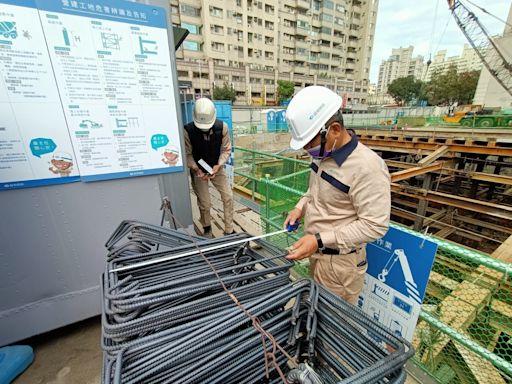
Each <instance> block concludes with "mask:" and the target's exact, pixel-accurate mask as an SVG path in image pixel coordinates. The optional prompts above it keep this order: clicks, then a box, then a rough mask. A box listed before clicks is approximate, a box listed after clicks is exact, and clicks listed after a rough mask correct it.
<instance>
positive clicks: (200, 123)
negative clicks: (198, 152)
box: [192, 97, 217, 131]
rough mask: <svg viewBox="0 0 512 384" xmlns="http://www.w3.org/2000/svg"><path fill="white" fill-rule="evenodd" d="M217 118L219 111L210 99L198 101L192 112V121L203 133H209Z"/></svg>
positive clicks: (204, 98)
mask: <svg viewBox="0 0 512 384" xmlns="http://www.w3.org/2000/svg"><path fill="white" fill-rule="evenodd" d="M216 118H217V110H216V109H215V105H214V104H213V102H212V101H211V100H210V99H207V98H206V97H203V98H201V99H199V100H197V101H196V104H195V105H194V111H193V112H192V119H193V120H194V125H195V126H196V127H197V128H199V129H200V130H202V131H209V130H210V128H211V127H213V124H215V119H216Z"/></svg>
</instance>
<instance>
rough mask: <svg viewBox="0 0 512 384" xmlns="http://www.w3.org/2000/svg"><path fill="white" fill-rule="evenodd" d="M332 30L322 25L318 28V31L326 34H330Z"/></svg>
mask: <svg viewBox="0 0 512 384" xmlns="http://www.w3.org/2000/svg"><path fill="white" fill-rule="evenodd" d="M331 32H332V29H331V28H328V27H322V28H321V29H320V33H325V34H326V35H330V34H331Z"/></svg>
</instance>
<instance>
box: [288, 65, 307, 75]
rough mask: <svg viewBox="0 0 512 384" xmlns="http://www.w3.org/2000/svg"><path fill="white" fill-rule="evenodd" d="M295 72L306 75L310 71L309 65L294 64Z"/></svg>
mask: <svg viewBox="0 0 512 384" xmlns="http://www.w3.org/2000/svg"><path fill="white" fill-rule="evenodd" d="M292 69H293V72H294V73H298V74H301V75H305V74H306V73H308V71H309V67H306V66H305V65H294V66H292Z"/></svg>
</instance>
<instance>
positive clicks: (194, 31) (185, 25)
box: [181, 23, 201, 35]
mask: <svg viewBox="0 0 512 384" xmlns="http://www.w3.org/2000/svg"><path fill="white" fill-rule="evenodd" d="M181 27H182V28H185V29H187V30H188V31H189V32H190V33H191V34H193V35H199V34H200V33H201V28H200V27H199V26H198V25H194V24H189V23H181Z"/></svg>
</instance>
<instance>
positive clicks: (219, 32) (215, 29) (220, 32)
mask: <svg viewBox="0 0 512 384" xmlns="http://www.w3.org/2000/svg"><path fill="white" fill-rule="evenodd" d="M229 29H231V28H229ZM210 31H211V32H212V33H215V34H217V35H223V34H224V27H223V26H221V25H214V24H212V25H210ZM228 34H230V33H229V31H228Z"/></svg>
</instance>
